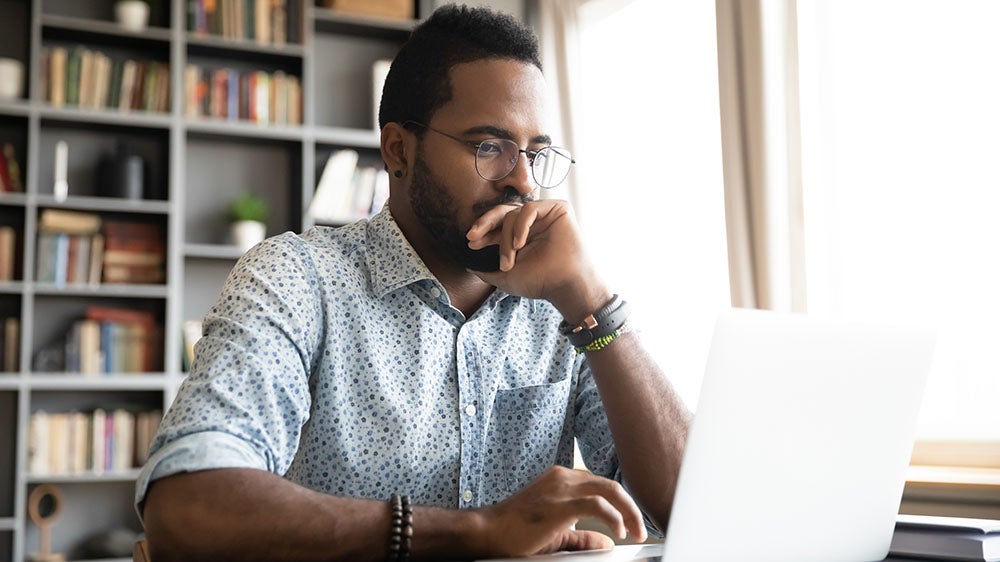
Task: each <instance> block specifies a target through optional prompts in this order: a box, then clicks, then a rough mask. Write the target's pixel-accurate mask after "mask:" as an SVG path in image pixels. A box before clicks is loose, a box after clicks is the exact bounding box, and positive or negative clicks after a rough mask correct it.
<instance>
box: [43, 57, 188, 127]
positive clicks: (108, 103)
mask: <svg viewBox="0 0 1000 562" xmlns="http://www.w3.org/2000/svg"><path fill="white" fill-rule="evenodd" d="M41 60H42V71H41V72H40V74H39V76H40V77H41V80H42V84H41V86H42V95H43V96H44V98H45V99H46V100H48V101H49V103H51V104H52V105H54V106H56V107H62V106H63V105H69V106H79V107H82V108H91V109H99V108H112V109H118V110H121V111H125V110H145V111H159V112H167V111H170V65H169V64H167V63H165V62H160V61H153V60H135V59H127V60H126V59H112V58H111V57H109V56H108V55H106V54H104V53H102V52H100V51H95V50H91V49H88V48H86V47H84V46H82V45H81V46H77V47H75V48H73V49H71V50H70V49H67V48H65V47H52V48H47V49H44V50H43V52H42V59H41Z"/></svg>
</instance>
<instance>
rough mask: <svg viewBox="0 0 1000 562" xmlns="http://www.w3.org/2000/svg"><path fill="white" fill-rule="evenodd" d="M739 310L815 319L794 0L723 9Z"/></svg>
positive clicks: (733, 276) (726, 156) (748, 0)
mask: <svg viewBox="0 0 1000 562" xmlns="http://www.w3.org/2000/svg"><path fill="white" fill-rule="evenodd" d="M716 22H717V26H718V45H719V102H720V110H721V117H722V152H723V169H724V174H725V184H726V225H727V235H728V240H729V243H728V245H729V274H730V290H731V295H732V300H733V305H734V306H738V307H745V308H766V309H774V310H786V311H796V312H804V311H805V253H804V249H803V248H804V236H803V224H802V173H801V156H800V149H799V110H798V74H797V68H798V60H797V46H796V18H795V2H794V0H716Z"/></svg>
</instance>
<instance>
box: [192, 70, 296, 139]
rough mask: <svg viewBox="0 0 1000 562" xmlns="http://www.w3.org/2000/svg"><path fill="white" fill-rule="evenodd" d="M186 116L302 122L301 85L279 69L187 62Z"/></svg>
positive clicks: (267, 121) (259, 121) (266, 122)
mask: <svg viewBox="0 0 1000 562" xmlns="http://www.w3.org/2000/svg"><path fill="white" fill-rule="evenodd" d="M184 108H185V115H187V116H188V117H191V118H196V117H215V118H218V119H227V120H229V121H236V120H238V119H244V120H248V121H253V122H254V123H258V124H261V125H267V124H275V125H300V124H302V85H301V83H300V82H299V79H298V77H296V76H292V75H289V74H285V73H284V72H282V71H280V70H279V71H276V72H273V73H267V72H264V71H262V70H256V71H250V72H246V71H238V70H235V69H232V68H203V67H200V66H198V65H193V64H189V65H188V66H187V67H186V68H185V71H184Z"/></svg>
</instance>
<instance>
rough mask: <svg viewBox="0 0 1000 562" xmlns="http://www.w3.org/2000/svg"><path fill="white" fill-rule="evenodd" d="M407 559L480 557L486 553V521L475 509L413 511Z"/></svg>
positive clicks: (417, 508) (428, 508)
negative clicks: (411, 533) (408, 556)
mask: <svg viewBox="0 0 1000 562" xmlns="http://www.w3.org/2000/svg"><path fill="white" fill-rule="evenodd" d="M413 518H414V523H415V524H414V527H413V540H412V543H411V546H410V555H411V558H413V559H417V560H424V559H440V558H446V559H447V558H454V559H462V558H471V557H475V558H483V557H487V556H489V554H490V546H489V544H488V542H487V539H488V537H489V533H488V532H487V531H488V530H487V528H486V527H487V524H486V521H485V519H484V517H483V515H482V513H480V511H479V510H472V509H444V508H438V507H415V508H414V516H413Z"/></svg>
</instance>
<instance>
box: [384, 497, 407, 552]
mask: <svg viewBox="0 0 1000 562" xmlns="http://www.w3.org/2000/svg"><path fill="white" fill-rule="evenodd" d="M389 507H390V508H391V509H392V528H391V534H390V535H389V558H388V559H387V560H388V562H409V560H410V539H411V538H413V507H412V506H410V496H400V495H399V494H393V495H392V497H391V498H390V499H389Z"/></svg>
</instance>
